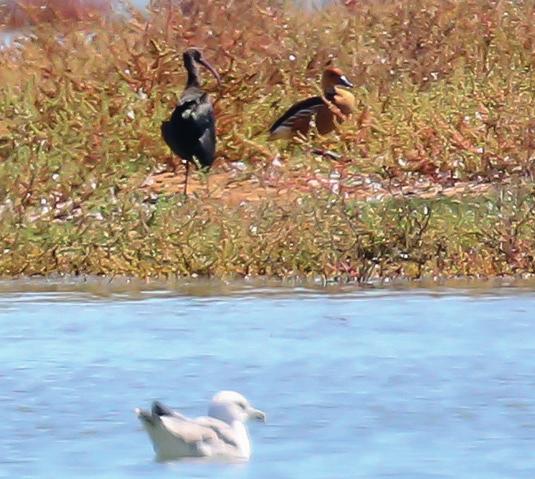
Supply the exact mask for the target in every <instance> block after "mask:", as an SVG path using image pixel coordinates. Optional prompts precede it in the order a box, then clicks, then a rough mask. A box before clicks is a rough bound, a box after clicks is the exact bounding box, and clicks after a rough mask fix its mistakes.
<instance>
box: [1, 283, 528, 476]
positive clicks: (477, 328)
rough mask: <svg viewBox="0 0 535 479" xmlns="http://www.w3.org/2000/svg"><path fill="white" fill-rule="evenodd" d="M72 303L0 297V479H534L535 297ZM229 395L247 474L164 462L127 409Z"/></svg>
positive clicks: (67, 296) (222, 296) (234, 297)
mask: <svg viewBox="0 0 535 479" xmlns="http://www.w3.org/2000/svg"><path fill="white" fill-rule="evenodd" d="M26 289H28V288H26ZM68 289H69V288H65V287H63V290H62V291H51V290H50V288H49V289H48V290H47V288H37V289H36V290H34V291H31V290H29V291H28V290H27V291H24V292H19V291H16V290H15V289H13V288H12V289H8V290H5V291H4V292H2V293H0V411H2V414H1V420H0V477H1V478H10V479H13V478H43V479H46V478H55V479H58V478H85V477H91V478H109V479H118V478H137V477H139V478H147V477H150V478H155V479H159V478H222V479H226V478H254V479H264V478H265V479H268V478H269V479H277V478H292V479H293V478H307V479H308V478H311V479H316V478H317V479H338V478H385V479H386V478H388V479H393V478H396V479H397V478H407V479H419V478H433V479H438V478H456V479H459V478H485V479H492V478H511V479H513V478H514V479H519V478H529V479H533V477H535V454H534V451H535V354H534V352H535V351H534V348H535V342H534V337H535V294H533V293H530V292H529V291H526V290H522V291H516V290H515V289H500V290H494V291H486V292H485V293H484V294H481V293H477V294H473V293H467V292H466V291H463V290H447V291H444V290H443V291H424V290H416V291H414V290H412V291H388V290H376V291H368V292H365V291H358V290H354V291H352V292H351V291H349V292H345V293H343V294H339V293H338V292H333V291H330V292H329V291H323V292H322V291H310V290H309V291H307V290H304V289H293V290H292V289H270V290H268V289H250V288H249V289H243V288H242V289H239V288H238V289H237V290H235V291H234V290H232V289H230V290H225V291H221V290H218V291H214V292H212V293H207V294H204V295H200V294H199V290H201V291H202V289H203V288H197V289H196V290H194V291H191V292H189V293H187V292H184V291H182V292H171V291H163V290H160V291H157V290H153V291H147V292H140V291H138V292H136V293H131V292H126V293H125V292H117V293H109V292H104V293H103V292H102V291H100V292H99V294H95V293H94V292H90V291H83V290H78V291H71V292H69V291H68ZM219 389H235V390H238V391H241V392H243V393H244V394H245V395H247V396H248V397H249V398H250V399H251V401H252V402H253V403H254V404H255V405H256V406H257V407H259V408H261V409H264V410H265V411H266V412H267V413H268V423H267V424H266V425H262V424H256V423H255V424H252V425H251V429H250V432H251V436H252V438H253V448H254V449H253V457H252V459H251V461H250V462H249V463H247V464H241V465H235V464H234V465H232V464H218V463H216V464H213V463H212V464H206V463H191V462H176V463H171V464H160V463H156V462H154V460H153V454H152V450H151V446H150V443H149V441H148V438H147V437H146V435H145V433H144V432H143V431H142V430H141V427H140V424H139V423H138V421H137V419H136V417H135V416H134V414H133V409H134V408H135V407H136V406H147V405H148V404H149V403H150V401H151V400H153V399H155V398H158V399H160V400H162V401H165V402H167V403H168V404H170V405H171V406H174V407H177V408H180V409H181V410H183V411H184V412H185V413H187V414H190V415H200V414H204V413H205V412H206V405H207V401H208V399H209V398H210V397H211V395H212V394H213V393H214V392H215V391H217V390H219Z"/></svg>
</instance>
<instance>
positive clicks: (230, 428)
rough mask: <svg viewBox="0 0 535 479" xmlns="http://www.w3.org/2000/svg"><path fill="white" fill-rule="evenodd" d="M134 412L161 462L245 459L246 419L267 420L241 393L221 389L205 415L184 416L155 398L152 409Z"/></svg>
mask: <svg viewBox="0 0 535 479" xmlns="http://www.w3.org/2000/svg"><path fill="white" fill-rule="evenodd" d="M135 413H136V414H137V417H138V418H139V420H140V421H141V423H142V424H143V426H144V428H145V430H146V431H147V433H148V435H149V437H150V439H151V441H152V446H153V448H154V452H155V453H156V457H157V459H158V460H161V461H168V460H173V459H180V458H183V457H221V458H228V459H239V460H247V459H249V457H250V456H251V443H250V440H249V434H248V433H247V427H246V426H245V422H246V421H247V420H248V419H256V420H259V421H263V422H265V421H266V415H265V414H264V413H263V412H262V411H260V410H258V409H255V408H253V407H252V406H251V405H250V404H249V401H248V400H247V399H246V398H245V397H244V396H242V395H241V394H240V393H237V392H234V391H220V392H218V393H217V394H216V395H215V396H214V397H213V398H212V402H211V403H210V408H209V410H208V416H201V417H197V418H195V419H191V418H187V417H186V416H183V415H182V414H180V413H179V412H177V411H174V410H173V409H170V408H168V407H166V406H164V405H163V404H161V403H160V402H158V401H155V402H154V403H153V404H152V409H151V412H148V411H145V410H143V409H139V408H136V409H135Z"/></svg>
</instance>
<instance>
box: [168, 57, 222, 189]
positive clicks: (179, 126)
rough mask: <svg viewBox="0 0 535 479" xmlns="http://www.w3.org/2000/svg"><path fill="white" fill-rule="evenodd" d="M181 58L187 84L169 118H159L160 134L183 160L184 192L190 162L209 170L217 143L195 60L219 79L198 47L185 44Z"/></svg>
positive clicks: (209, 105) (210, 113) (206, 97)
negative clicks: (162, 119) (184, 166)
mask: <svg viewBox="0 0 535 479" xmlns="http://www.w3.org/2000/svg"><path fill="white" fill-rule="evenodd" d="M183 59H184V66H185V67H186V70H187V72H188V79H187V82H186V88H185V89H184V91H183V92H182V94H181V95H180V99H179V100H178V104H177V106H176V108H175V110H174V111H173V114H172V115H171V118H170V119H169V120H168V121H164V122H162V137H163V139H164V141H165V142H166V143H167V145H168V146H169V148H171V150H172V151H173V153H175V154H176V155H178V156H180V157H181V158H182V159H184V160H186V179H185V181H184V195H187V191H188V173H189V164H190V163H191V162H195V163H196V164H197V166H198V167H199V168H201V169H204V170H208V169H209V168H210V166H212V163H213V162H214V156H215V147H216V134H215V114H214V108H213V106H212V102H211V101H210V98H209V97H208V94H207V93H206V92H205V91H204V90H203V89H202V88H201V85H200V81H199V69H198V67H197V64H200V65H203V66H204V67H206V68H207V69H208V70H209V71H210V72H211V73H212V74H213V75H214V77H215V78H216V80H217V82H218V84H220V83H221V79H220V77H219V74H218V73H217V72H216V71H215V69H214V68H213V67H212V65H210V63H208V62H207V61H206V60H205V59H204V58H203V56H202V53H201V51H200V50H199V49H197V48H188V49H187V50H186V51H185V52H184V54H183Z"/></svg>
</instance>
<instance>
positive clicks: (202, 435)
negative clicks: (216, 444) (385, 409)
mask: <svg viewBox="0 0 535 479" xmlns="http://www.w3.org/2000/svg"><path fill="white" fill-rule="evenodd" d="M160 420H161V422H162V426H163V428H164V429H165V430H166V431H167V432H168V433H169V434H171V435H173V436H174V437H176V438H178V439H181V440H182V441H184V442H185V443H186V444H188V445H191V446H195V445H197V444H199V443H200V442H204V441H213V440H217V434H216V433H215V432H214V431H213V430H212V429H211V428H209V427H206V426H204V425H202V424H197V422H196V421H192V420H190V419H186V418H180V417H177V416H160Z"/></svg>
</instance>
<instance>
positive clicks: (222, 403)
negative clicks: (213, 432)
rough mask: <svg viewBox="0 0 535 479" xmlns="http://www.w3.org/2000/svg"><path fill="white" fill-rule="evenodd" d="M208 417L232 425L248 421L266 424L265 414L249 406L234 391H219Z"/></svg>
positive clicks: (246, 401) (213, 400)
mask: <svg viewBox="0 0 535 479" xmlns="http://www.w3.org/2000/svg"><path fill="white" fill-rule="evenodd" d="M208 415H209V416H211V417H214V418H216V419H219V420H221V421H224V422H226V423H227V424H230V425H232V424H233V423H234V422H236V421H238V422H241V423H245V422H247V421H248V420H249V419H255V420H257V421H262V422H266V414H265V413H264V412H262V411H260V410H259V409H255V408H254V407H252V406H251V404H250V403H249V401H248V400H247V398H245V397H244V396H243V395H242V394H240V393H237V392H235V391H220V392H218V393H217V394H216V395H215V396H214V397H213V398H212V402H211V404H210V409H209V410H208Z"/></svg>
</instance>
